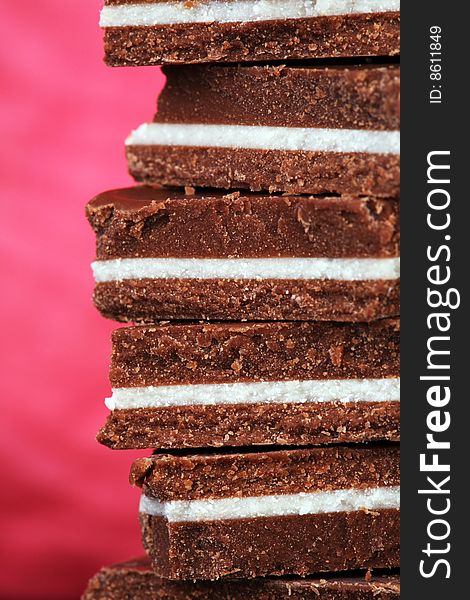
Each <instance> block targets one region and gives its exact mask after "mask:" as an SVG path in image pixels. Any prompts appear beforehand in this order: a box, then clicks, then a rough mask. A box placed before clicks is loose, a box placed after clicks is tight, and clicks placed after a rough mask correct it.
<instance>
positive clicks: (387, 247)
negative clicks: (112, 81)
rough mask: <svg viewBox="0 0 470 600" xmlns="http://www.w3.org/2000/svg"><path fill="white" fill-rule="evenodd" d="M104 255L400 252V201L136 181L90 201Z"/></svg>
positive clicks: (387, 254) (357, 254) (360, 255)
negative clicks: (188, 188) (188, 189)
mask: <svg viewBox="0 0 470 600" xmlns="http://www.w3.org/2000/svg"><path fill="white" fill-rule="evenodd" d="M87 217H88V220H89V221H90V224H91V225H92V227H93V229H94V231H95V233H96V236H97V258H98V259H102V260H105V259H114V258H143V257H158V258H160V257H177V258H181V257H190V258H263V257H327V258H364V257H380V258H386V257H394V256H398V255H399V236H400V226H399V203H398V202H397V201H395V200H381V199H378V198H358V197H352V196H342V197H307V196H301V197H298V196H269V195H267V194H266V195H261V194H250V193H244V194H240V193H232V194H226V195H224V194H223V193H220V192H213V191H210V192H207V193H205V194H204V193H202V192H198V193H193V194H191V195H185V193H184V192H183V191H178V190H162V189H155V188H151V187H134V188H127V189H121V190H112V191H109V192H105V193H103V194H100V195H99V196H97V197H96V198H94V199H93V200H92V201H91V202H90V203H89V204H88V206H87Z"/></svg>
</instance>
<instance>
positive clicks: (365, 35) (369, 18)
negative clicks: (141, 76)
mask: <svg viewBox="0 0 470 600" xmlns="http://www.w3.org/2000/svg"><path fill="white" fill-rule="evenodd" d="M104 45H105V60H106V62H107V64H108V65H111V66H138V65H159V64H165V63H170V64H171V63H173V64H191V63H203V62H247V61H248V62H253V61H263V62H264V61H266V62H269V61H277V60H287V59H311V58H325V57H345V56H387V55H398V54H399V53H400V15H399V13H396V12H391V13H380V14H358V15H345V16H334V17H318V18H311V19H289V20H278V21H261V22H256V23H249V22H248V23H199V24H183V25H161V26H150V27H113V28H108V29H106V30H105V33H104Z"/></svg>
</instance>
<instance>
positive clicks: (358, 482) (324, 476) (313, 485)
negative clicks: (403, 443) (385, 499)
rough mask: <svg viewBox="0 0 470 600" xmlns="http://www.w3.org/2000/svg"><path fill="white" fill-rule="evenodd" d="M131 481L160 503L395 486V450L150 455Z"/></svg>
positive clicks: (333, 448) (340, 448) (397, 457)
mask: <svg viewBox="0 0 470 600" xmlns="http://www.w3.org/2000/svg"><path fill="white" fill-rule="evenodd" d="M130 481H131V483H132V484H133V485H138V486H139V487H141V488H142V492H143V493H144V494H145V495H146V496H149V497H153V498H156V499H157V500H159V501H160V502H168V501H172V500H200V499H212V498H232V497H237V498H239V497H245V496H264V495H267V494H271V495H273V494H274V495H276V494H298V493H301V492H308V493H312V492H318V491H330V490H338V489H349V488H355V489H361V488H369V487H372V488H374V487H381V486H397V485H399V484H400V448H399V446H398V445H378V446H367V447H366V446H364V447H362V446H329V447H325V448H305V449H289V450H279V451H269V452H266V451H264V452H259V451H255V452H250V453H234V454H232V453H228V454H227V453H225V454H192V455H191V454H189V455H186V454H185V455H177V454H155V455H153V456H152V457H150V458H142V459H137V460H136V461H135V462H134V464H133V466H132V470H131V475H130Z"/></svg>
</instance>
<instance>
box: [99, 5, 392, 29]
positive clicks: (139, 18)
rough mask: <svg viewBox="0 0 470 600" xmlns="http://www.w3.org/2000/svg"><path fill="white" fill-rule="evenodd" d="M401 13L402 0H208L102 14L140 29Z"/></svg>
mask: <svg viewBox="0 0 470 600" xmlns="http://www.w3.org/2000/svg"><path fill="white" fill-rule="evenodd" d="M399 10H400V0H287V1H286V0H236V1H235V0H233V1H231V2H230V1H229V2H224V1H223V0H209V1H206V2H198V3H194V4H192V3H189V2H184V1H183V0H180V1H179V2H174V1H169V2H160V3H155V4H139V3H135V4H127V5H118V6H105V7H104V8H103V10H102V11H101V18H100V26H101V27H132V26H137V27H139V26H151V25H172V24H176V23H207V22H214V21H215V22H220V23H237V22H249V21H272V20H275V19H303V18H311V17H328V16H334V15H348V14H360V13H373V12H377V13H382V12H388V11H390V12H396V11H399Z"/></svg>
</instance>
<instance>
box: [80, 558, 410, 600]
mask: <svg viewBox="0 0 470 600" xmlns="http://www.w3.org/2000/svg"><path fill="white" fill-rule="evenodd" d="M399 597H400V577H399V576H398V575H379V576H377V575H375V574H374V576H373V577H371V578H370V579H369V580H365V579H364V576H362V577H361V576H360V575H355V576H351V575H350V576H344V577H335V578H330V577H329V578H328V579H326V578H325V579H318V578H315V579H286V580H285V579H254V580H238V581H237V580H222V581H197V582H192V581H170V580H168V579H162V578H160V577H158V576H157V575H155V573H154V572H153V571H152V569H151V567H150V564H149V562H148V560H147V559H138V560H134V561H128V562H126V563H122V564H118V565H113V566H112V567H105V568H103V569H101V571H100V572H99V573H97V574H96V575H95V576H94V577H93V578H92V579H91V580H90V582H89V583H88V586H87V589H86V591H85V593H84V595H83V596H82V600H284V599H285V598H289V599H290V600H398V599H399Z"/></svg>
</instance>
